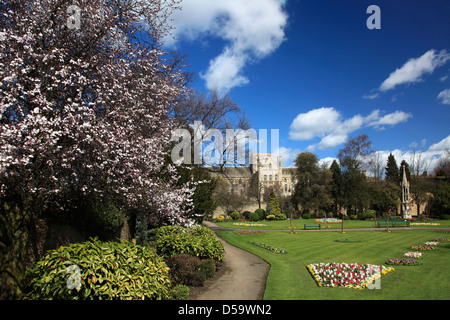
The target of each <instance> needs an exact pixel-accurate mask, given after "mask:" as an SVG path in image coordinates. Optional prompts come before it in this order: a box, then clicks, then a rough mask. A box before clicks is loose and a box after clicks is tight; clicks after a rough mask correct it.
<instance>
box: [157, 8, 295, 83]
mask: <svg viewBox="0 0 450 320" xmlns="http://www.w3.org/2000/svg"><path fill="white" fill-rule="evenodd" d="M285 2H286V1H284V0H247V1H242V0H223V1H212V0H183V2H182V3H181V7H182V10H181V11H178V12H176V13H174V14H173V17H172V18H173V19H174V22H173V26H174V27H175V30H174V37H175V38H176V40H173V39H166V44H167V45H168V46H170V47H176V45H177V41H179V40H188V41H195V40H198V39H200V38H202V39H204V38H205V37H214V38H219V39H222V40H224V41H225V42H226V45H225V47H224V48H223V50H222V53H221V54H220V55H219V56H217V57H215V58H214V59H212V60H211V61H210V64H209V68H208V70H206V72H204V73H202V74H201V77H202V78H203V79H204V80H205V81H206V85H207V87H208V88H209V89H218V90H219V91H228V90H230V89H231V88H233V87H236V86H241V85H244V84H247V83H248V79H247V78H246V77H245V76H244V75H243V69H244V68H245V66H246V65H247V64H248V63H249V62H251V61H255V60H257V59H262V58H264V57H267V56H268V55H270V54H272V53H273V52H274V51H275V50H277V49H278V47H279V46H280V45H281V43H282V42H283V41H284V40H285V33H284V28H285V27H286V24H287V14H286V13H285V12H284V10H283V9H284V5H285Z"/></svg>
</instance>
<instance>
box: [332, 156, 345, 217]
mask: <svg viewBox="0 0 450 320" xmlns="http://www.w3.org/2000/svg"><path fill="white" fill-rule="evenodd" d="M330 170H331V172H332V178H331V197H332V198H333V214H334V215H335V216H337V215H338V214H339V213H340V207H341V205H342V200H343V194H342V173H341V167H340V166H339V164H338V163H337V161H336V160H334V161H333V163H332V164H331V166H330Z"/></svg>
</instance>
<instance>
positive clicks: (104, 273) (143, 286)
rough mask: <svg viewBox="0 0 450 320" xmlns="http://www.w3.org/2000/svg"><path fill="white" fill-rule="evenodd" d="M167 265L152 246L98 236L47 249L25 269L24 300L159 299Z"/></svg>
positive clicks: (167, 292) (167, 285) (167, 293)
mask: <svg viewBox="0 0 450 320" xmlns="http://www.w3.org/2000/svg"><path fill="white" fill-rule="evenodd" d="M168 271H169V268H168V267H167V265H166V264H165V262H164V261H163V260H162V258H161V257H159V256H158V255H157V254H156V253H155V252H154V250H153V249H150V248H146V247H142V246H138V245H135V244H133V243H131V242H101V241H99V240H97V239H91V241H88V242H84V243H75V244H71V245H70V246H68V247H60V248H59V249H56V250H51V251H48V252H47V253H46V254H45V256H44V257H43V258H42V259H41V260H40V261H38V262H36V263H35V264H33V265H32V266H31V267H30V268H29V269H28V270H27V273H26V279H27V288H26V290H25V293H26V295H25V299H32V300H49V299H56V300H132V299H133V300H135V299H139V300H141V299H146V300H147V299H148V300H163V299H170V298H171V297H172V296H173V292H172V289H171V282H170V279H169V274H168Z"/></svg>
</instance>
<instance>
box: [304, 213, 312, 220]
mask: <svg viewBox="0 0 450 320" xmlns="http://www.w3.org/2000/svg"><path fill="white" fill-rule="evenodd" d="M302 218H303V219H311V215H310V214H309V213H304V214H303V215H302Z"/></svg>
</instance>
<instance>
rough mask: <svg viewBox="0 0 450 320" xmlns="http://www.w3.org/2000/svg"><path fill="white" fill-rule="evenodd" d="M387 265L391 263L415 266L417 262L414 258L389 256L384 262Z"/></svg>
mask: <svg viewBox="0 0 450 320" xmlns="http://www.w3.org/2000/svg"><path fill="white" fill-rule="evenodd" d="M386 264H387V265H393V266H398V265H401V266H417V265H419V263H418V262H417V260H416V259H410V258H406V259H402V258H399V259H397V258H391V259H389V260H388V261H387V262H386Z"/></svg>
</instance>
